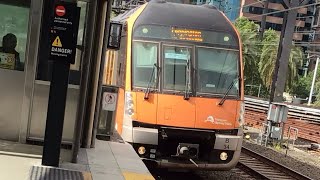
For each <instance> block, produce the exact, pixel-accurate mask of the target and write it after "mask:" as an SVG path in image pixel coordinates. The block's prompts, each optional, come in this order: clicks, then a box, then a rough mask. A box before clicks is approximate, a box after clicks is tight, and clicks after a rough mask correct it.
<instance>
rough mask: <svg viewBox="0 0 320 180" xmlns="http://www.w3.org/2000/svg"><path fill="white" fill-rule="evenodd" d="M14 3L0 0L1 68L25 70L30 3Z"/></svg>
mask: <svg viewBox="0 0 320 180" xmlns="http://www.w3.org/2000/svg"><path fill="white" fill-rule="evenodd" d="M18 2H19V1H18ZM18 2H17V3H18ZM13 3H14V2H11V1H3V2H2V1H1V0H0V68H1V69H10V70H16V71H24V65H25V53H26V44H27V34H28V20H29V5H30V3H28V2H27V1H25V2H21V3H19V5H16V4H13Z"/></svg>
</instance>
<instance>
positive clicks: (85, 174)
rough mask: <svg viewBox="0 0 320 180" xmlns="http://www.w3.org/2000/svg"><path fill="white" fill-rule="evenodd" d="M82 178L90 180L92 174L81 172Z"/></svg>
mask: <svg viewBox="0 0 320 180" xmlns="http://www.w3.org/2000/svg"><path fill="white" fill-rule="evenodd" d="M82 175H83V179H84V180H92V176H91V173H90V172H82Z"/></svg>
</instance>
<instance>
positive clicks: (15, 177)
mask: <svg viewBox="0 0 320 180" xmlns="http://www.w3.org/2000/svg"><path fill="white" fill-rule="evenodd" d="M40 164H41V159H39V158H35V157H28V156H25V157H24V156H23V155H18V154H16V155H14V154H6V153H4V152H0V175H1V176H0V179H4V180H5V179H8V180H9V179H10V180H29V171H30V167H32V166H33V165H40Z"/></svg>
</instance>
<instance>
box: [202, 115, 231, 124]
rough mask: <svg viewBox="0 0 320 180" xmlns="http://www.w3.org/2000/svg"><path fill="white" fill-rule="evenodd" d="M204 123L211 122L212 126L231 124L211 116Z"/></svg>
mask: <svg viewBox="0 0 320 180" xmlns="http://www.w3.org/2000/svg"><path fill="white" fill-rule="evenodd" d="M204 122H211V123H212V124H214V125H223V126H232V123H230V122H228V121H227V120H225V119H217V118H214V117H213V116H208V117H207V119H206V120H205V121H204Z"/></svg>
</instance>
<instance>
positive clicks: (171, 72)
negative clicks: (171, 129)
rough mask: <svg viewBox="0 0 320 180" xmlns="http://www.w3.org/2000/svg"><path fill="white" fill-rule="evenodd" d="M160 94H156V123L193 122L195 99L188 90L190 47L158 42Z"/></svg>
mask: <svg viewBox="0 0 320 180" xmlns="http://www.w3.org/2000/svg"><path fill="white" fill-rule="evenodd" d="M162 50H163V53H162V58H161V64H162V67H161V69H162V82H161V89H162V91H163V93H162V94H159V96H158V115H157V123H158V124H160V125H167V126H176V127H190V128H193V127H194V125H195V116H196V112H195V101H194V98H192V97H190V94H191V93H192V88H191V87H192V86H191V84H192V78H191V77H192V74H193V73H192V69H193V68H192V67H193V62H192V60H193V58H192V57H193V54H194V53H193V52H194V51H193V48H192V47H189V46H177V45H169V44H164V45H162Z"/></svg>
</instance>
